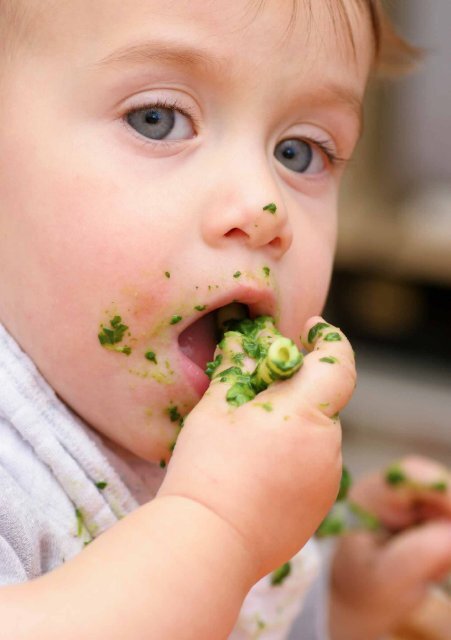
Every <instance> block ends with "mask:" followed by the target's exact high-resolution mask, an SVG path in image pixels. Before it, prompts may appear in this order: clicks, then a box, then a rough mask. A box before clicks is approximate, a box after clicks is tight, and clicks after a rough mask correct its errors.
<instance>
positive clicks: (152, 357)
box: [144, 351, 158, 364]
mask: <svg viewBox="0 0 451 640" xmlns="http://www.w3.org/2000/svg"><path fill="white" fill-rule="evenodd" d="M144 355H145V357H146V358H147V360H150V362H154V363H155V364H158V362H157V356H156V355H155V352H154V351H147V353H145V354H144Z"/></svg>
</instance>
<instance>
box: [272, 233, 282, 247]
mask: <svg viewBox="0 0 451 640" xmlns="http://www.w3.org/2000/svg"><path fill="white" fill-rule="evenodd" d="M269 246H270V247H273V249H280V248H281V246H282V239H281V238H279V237H278V236H277V238H274V239H273V240H271V242H270V243H269Z"/></svg>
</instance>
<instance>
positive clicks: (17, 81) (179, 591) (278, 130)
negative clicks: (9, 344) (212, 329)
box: [0, 0, 372, 640]
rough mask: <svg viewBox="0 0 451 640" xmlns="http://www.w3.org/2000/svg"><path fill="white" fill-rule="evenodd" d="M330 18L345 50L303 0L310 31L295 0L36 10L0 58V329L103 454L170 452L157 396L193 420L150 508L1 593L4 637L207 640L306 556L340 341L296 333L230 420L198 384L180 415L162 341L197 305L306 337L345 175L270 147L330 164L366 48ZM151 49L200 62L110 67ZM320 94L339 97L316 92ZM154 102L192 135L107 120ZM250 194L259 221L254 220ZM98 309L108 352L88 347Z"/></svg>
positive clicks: (174, 346) (175, 365)
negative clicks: (231, 306)
mask: <svg viewBox="0 0 451 640" xmlns="http://www.w3.org/2000/svg"><path fill="white" fill-rule="evenodd" d="M347 5H349V7H348V8H349V13H350V17H351V25H352V28H353V31H354V34H355V45H356V51H357V55H356V57H354V56H353V53H352V50H351V47H350V44H349V38H348V35H347V34H345V32H344V31H343V29H344V27H343V28H342V26H341V23H340V22H338V23H337V22H335V23H334V22H333V21H332V20H331V17H330V14H329V12H328V11H327V10H326V8H325V6H324V4H323V3H321V4H320V3H312V7H313V9H312V10H313V17H312V20H313V22H312V24H314V25H315V28H312V29H310V28H309V26H308V24H307V20H308V16H309V15H310V14H309V12H308V10H307V9H306V8H305V7H304V5H303V4H302V3H301V4H300V5H299V11H298V16H297V20H296V21H294V22H292V23H291V26H290V27H289V24H290V16H291V9H292V3H291V2H286V3H284V4H283V5H282V6H281V3H280V2H278V1H277V2H276V1H275V0H269V1H268V2H266V3H264V6H263V7H262V8H261V10H260V11H259V12H258V14H257V15H256V14H255V13H254V11H251V9H250V6H249V4H248V3H243V2H242V1H241V0H232V1H231V2H228V3H226V5H224V3H222V2H219V0H212V1H211V2H207V3H206V2H204V0H190V1H189V2H187V1H184V0H174V2H170V3H164V4H162V3H161V2H156V1H154V0H131V1H130V2H127V3H123V2H119V1H118V0H90V1H89V2H87V0H70V2H59V3H52V6H51V10H49V11H48V12H46V11H45V10H42V11H41V12H40V13H39V16H38V19H37V22H36V25H35V31H34V33H33V38H28V39H27V40H26V42H23V43H22V45H20V43H19V44H18V46H17V48H15V49H14V51H12V54H11V56H10V57H8V59H7V64H5V63H4V64H3V66H2V68H1V78H0V79H1V88H2V100H1V103H0V116H1V117H0V319H1V321H2V322H3V323H4V324H5V326H6V327H7V328H8V330H9V331H10V332H11V333H12V335H13V336H14V337H15V338H16V340H17V341H18V342H19V344H20V345H21V346H22V348H23V349H24V350H25V351H26V352H27V353H28V354H29V355H30V356H31V357H32V359H33V360H34V362H35V363H36V365H37V366H38V368H39V369H40V371H41V372H42V373H43V374H44V376H45V377H46V378H47V380H48V381H49V382H50V384H51V385H52V387H53V388H54V389H55V390H56V392H57V393H58V394H59V396H60V397H61V398H62V399H63V400H64V401H65V402H66V403H67V404H68V405H69V406H70V407H71V408H72V409H73V410H74V411H76V413H78V414H79V415H80V416H81V417H82V418H84V419H85V420H86V421H87V422H88V424H90V425H91V426H92V427H93V428H94V429H96V430H97V432H98V433H99V434H101V435H102V436H103V437H104V438H106V439H109V440H111V441H112V442H114V443H116V445H117V447H118V448H119V450H120V451H121V452H122V454H123V455H124V456H127V455H136V456H139V457H141V458H144V459H146V460H149V461H157V462H158V461H159V460H160V459H162V458H163V457H164V456H167V457H168V445H169V444H170V442H172V440H173V438H174V435H175V432H176V429H177V424H176V423H172V422H171V421H170V419H169V416H168V415H167V408H168V406H169V404H170V402H171V401H172V402H173V403H174V404H175V405H177V407H178V409H179V411H181V412H183V413H186V412H188V411H189V410H190V409H193V407H194V409H193V410H192V411H191V413H190V414H189V416H188V418H187V420H186V421H185V427H184V428H183V430H182V432H181V435H180V437H179V439H178V441H177V446H176V448H175V452H174V455H173V457H172V459H171V461H170V464H169V465H168V471H167V475H166V477H165V480H164V481H163V484H162V486H161V489H160V491H159V493H158V495H157V497H156V499H155V500H153V501H152V502H150V503H149V504H146V505H144V506H142V507H140V508H139V509H137V510H136V511H135V512H134V513H133V514H130V515H129V516H127V517H126V518H124V519H123V520H122V521H121V522H120V523H118V524H117V525H116V526H114V527H112V528H111V529H110V530H109V531H108V532H107V533H105V534H103V535H102V536H100V537H99V538H98V539H96V540H94V541H93V542H92V543H91V544H90V545H89V546H88V547H86V549H85V550H84V551H83V552H82V553H80V554H79V555H78V556H76V557H75V558H74V559H72V560H70V561H69V562H67V563H65V564H64V565H63V566H61V567H60V568H59V569H57V570H55V571H53V572H51V573H49V574H47V575H46V576H43V577H42V578H39V579H38V580H36V581H32V582H30V583H26V584H23V585H15V586H12V587H7V588H5V589H2V592H1V598H0V618H1V620H2V633H4V635H5V637H8V638H13V639H14V640H28V638H33V640H36V639H38V640H40V639H41V638H42V639H44V638H45V640H53V638H55V639H56V638H60V637H64V638H66V639H67V640H71V639H72V638H79V637H80V636H82V635H86V637H90V638H92V639H93V640H97V639H99V640H103V639H104V638H108V639H109V640H115V639H116V638H118V639H119V638H123V637H124V635H127V637H133V638H136V639H139V638H146V640H147V639H148V638H160V637H166V638H174V637H177V638H180V640H185V639H188V638H193V639H194V638H205V637H208V638H211V640H216V639H217V640H222V639H223V638H225V637H227V635H228V634H229V633H230V630H231V628H232V627H233V624H234V621H235V619H236V616H237V615H238V612H239V609H240V606H241V603H242V600H243V598H244V596H245V595H246V593H247V592H248V590H249V589H250V587H251V586H252V585H253V584H254V583H255V582H256V580H258V579H259V578H260V577H261V576H263V575H264V574H266V573H269V572H270V571H272V570H274V569H276V568H277V567H278V566H280V565H281V564H283V563H284V562H286V560H287V558H289V557H291V556H292V555H293V554H294V553H295V552H296V551H297V550H299V549H300V548H301V547H302V546H303V545H304V544H305V542H306V541H307V539H308V538H309V537H310V536H311V535H312V534H313V532H314V530H315V529H316V527H317V526H318V524H319V522H320V521H321V519H322V518H323V517H324V515H325V513H326V512H327V510H328V509H329V508H330V506H331V504H332V502H333V501H334V499H335V496H336V493H337V488H338V484H339V479H340V473H341V455H340V427H339V421H338V420H337V419H331V418H332V417H333V416H335V414H336V413H337V412H338V411H340V410H341V409H342V408H343V406H344V405H345V404H346V402H347V401H348V399H349V397H350V395H351V393H352V390H353V388H354V384H355V370H354V358H353V353H352V350H351V347H350V345H349V343H348V342H347V340H346V339H345V337H344V336H343V334H342V333H341V332H340V331H339V329H337V328H335V327H331V331H334V332H337V333H339V335H340V337H341V340H339V341H334V342H326V341H325V340H324V339H323V337H322V336H317V338H316V339H315V340H313V341H312V342H309V343H307V341H306V340H305V342H304V344H305V347H306V348H307V349H308V350H309V351H311V353H310V354H309V355H308V356H307V357H306V358H305V361H304V365H303V367H302V370H301V371H300V372H299V373H298V374H297V375H296V376H294V377H293V378H292V379H290V380H288V381H284V382H283V383H275V384H274V385H272V386H271V388H270V389H268V390H266V391H265V392H263V393H262V394H260V396H259V401H261V402H262V403H267V404H268V405H270V406H271V407H272V411H271V412H270V413H268V412H267V411H257V410H256V408H255V407H254V406H252V403H248V404H247V405H244V406H242V407H239V408H237V409H234V408H231V407H230V406H229V405H228V404H227V403H226V401H225V394H226V390H227V389H226V386H224V385H221V383H220V382H219V381H218V382H216V383H213V384H212V386H211V388H210V390H209V392H208V393H207V394H205V396H204V397H203V399H202V401H200V402H199V398H200V392H199V389H198V388H197V387H196V385H195V384H194V383H193V380H192V376H191V377H190V375H189V372H187V368H186V366H185V365H183V359H182V358H181V355H180V352H179V349H178V343H177V337H178V335H179V333H180V332H181V331H182V330H183V329H184V328H185V327H186V326H188V325H189V323H190V322H192V321H193V320H194V319H197V318H198V317H199V312H198V311H195V310H194V308H193V307H194V306H195V305H196V304H200V305H203V304H206V305H207V306H208V308H209V309H212V308H214V307H215V306H221V305H223V304H225V303H228V302H231V301H232V300H233V299H236V300H238V301H241V302H244V303H247V304H249V305H250V307H251V311H252V312H253V313H254V314H259V313H260V314H270V315H275V316H276V317H278V319H279V329H280V331H281V332H282V333H283V334H284V335H287V336H289V337H290V338H292V339H293V340H296V341H297V342H298V344H299V335H300V333H301V331H302V335H303V336H304V338H306V336H307V334H308V331H309V330H310V329H311V327H312V326H313V325H314V324H315V323H316V322H318V321H321V318H317V317H313V318H311V319H310V320H309V321H308V322H307V323H306V322H305V321H306V320H307V318H309V317H310V316H312V315H314V314H316V313H318V311H319V310H320V308H321V306H322V304H323V302H324V298H325V295H326V290H327V286H328V282H329V277H330V270H331V263H332V256H333V249H334V243H335V233H336V205H337V194H338V187H339V182H340V178H341V174H342V171H343V165H342V164H340V165H332V164H330V163H329V162H327V161H326V160H325V158H324V155H321V153H320V152H319V151H318V150H317V151H315V152H314V158H315V161H314V163H313V166H314V168H315V171H313V172H310V173H306V174H298V173H296V172H293V171H291V170H288V169H287V168H286V167H284V166H283V165H281V164H280V162H279V161H277V160H276V159H275V157H274V149H275V147H276V145H277V143H278V142H280V141H281V140H283V139H285V138H287V137H289V138H292V137H298V138H305V137H315V139H317V138H319V139H320V140H324V139H327V140H328V142H329V144H330V146H333V147H335V149H336V152H337V155H338V156H340V157H348V156H349V155H350V154H351V152H352V150H353V147H354V145H355V142H356V140H357V138H358V134H359V120H358V117H357V116H358V104H359V102H360V100H361V98H362V96H363V93H364V88H365V84H366V80H367V75H368V71H369V68H370V64H371V58H372V47H371V36H370V28H369V21H368V17H367V16H366V14H365V13H363V12H361V10H359V9H357V5H355V4H354V2H351V0H349V2H347ZM41 8H42V9H45V5H44V6H43V5H41ZM336 20H338V18H336ZM337 24H338V29H337ZM337 34H338V35H337ZM161 38H165V39H171V41H177V42H179V43H182V44H183V45H184V46H189V47H192V46H195V47H197V48H200V49H201V50H202V52H203V54H204V55H205V56H207V57H208V59H209V61H208V62H207V63H204V64H203V65H202V66H200V67H199V66H193V64H192V63H193V59H192V58H191V60H190V61H189V64H188V63H187V60H184V61H183V62H181V61H180V59H176V58H174V56H171V58H170V61H168V60H166V61H165V62H163V61H162V59H161V56H159V57H155V55H154V56H153V58H152V60H149V58H148V57H147V59H146V61H145V63H144V61H143V56H140V57H139V61H137V59H136V55H135V60H134V62H133V63H131V62H130V61H129V62H127V63H126V64H125V63H124V61H122V62H119V61H118V60H117V59H116V61H115V62H114V64H113V63H112V62H111V56H112V55H113V54H114V55H116V58H117V53H116V54H115V53H114V52H117V51H118V50H122V49H123V48H124V47H128V46H129V45H130V44H136V43H137V42H141V41H142V40H143V39H146V40H149V39H151V40H152V42H154V43H155V42H156V41H157V40H160V39H161ZM159 51H160V52H161V48H160V49H159ZM243 51H246V55H245V56H243V55H242V52H243ZM135 54H136V51H135ZM154 54H155V49H154ZM213 57H214V58H215V59H216V58H219V59H220V60H222V63H221V66H218V64H219V63H218V62H217V61H215V62H212V61H211V60H212V58H213ZM107 58H110V64H108V65H107V64H106V63H105V60H106V59H107ZM101 61H103V63H102V62H101ZM332 80H333V82H334V84H335V87H338V88H339V92H340V95H339V96H337V93H336V92H335V93H334V94H331V93H330V91H329V90H327V91H326V86H327V85H328V84H329V83H330V82H331V81H332ZM350 92H351V93H352V94H353V96H354V98H353V100H352V101H351V102H350V101H349V99H348V98H349V94H350ZM173 97H175V98H176V100H177V103H178V104H179V105H180V106H182V107H185V108H187V109H191V110H192V111H193V112H194V114H195V116H196V120H198V121H199V124H198V125H197V126H196V127H194V129H193V131H195V135H194V134H193V135H190V136H188V137H186V139H183V140H179V141H172V142H169V143H164V144H163V143H148V142H146V139H144V138H143V137H142V136H141V135H139V134H137V133H136V132H135V131H134V130H133V129H132V128H131V127H130V126H128V125H127V124H126V123H125V122H124V115H125V113H126V112H127V110H130V109H132V108H133V107H135V108H136V107H137V106H142V103H143V102H146V103H149V102H152V100H153V101H155V99H156V98H160V99H166V100H170V99H172V98H173ZM188 130H189V129H188ZM315 149H317V147H316V143H315ZM24 185H26V188H24ZM270 202H274V203H276V204H277V211H276V213H275V214H272V213H268V212H267V211H264V210H263V206H265V205H266V204H267V203H270ZM263 266H268V267H269V268H270V277H269V278H268V277H266V276H265V274H264V273H263ZM237 270H239V271H241V274H242V275H241V276H240V278H238V279H234V278H233V274H234V273H235V272H236V271H237ZM166 272H169V273H170V278H168V277H167V276H166V275H165V273H166ZM196 287H198V288H196ZM116 315H119V316H120V317H121V319H122V322H123V323H124V324H125V325H127V326H128V327H129V331H130V336H128V335H126V336H125V337H124V342H125V338H126V344H127V345H129V346H130V347H131V349H132V353H131V355H129V356H127V355H125V354H124V353H118V352H115V351H112V350H109V349H105V348H103V347H102V346H101V345H100V343H99V340H98V337H97V336H98V333H99V328H100V325H101V324H103V325H104V326H107V327H108V326H109V323H110V321H111V319H112V318H114V317H115V316H116ZM175 315H177V316H178V315H180V316H181V317H182V320H181V321H180V322H178V323H177V324H174V325H171V324H170V319H171V318H172V317H173V316H175ZM149 350H152V351H153V352H155V354H156V356H157V359H158V362H159V363H160V362H165V361H166V360H168V362H169V368H170V369H171V370H172V371H173V373H172V374H171V373H169V372H168V373H167V376H169V377H170V378H171V380H170V381H171V384H162V383H161V381H158V380H155V379H154V378H153V377H152V376H151V375H147V377H146V375H145V374H146V372H149V371H153V370H154V368H155V366H156V365H155V363H154V362H150V361H148V360H146V358H145V353H147V352H149ZM325 356H333V357H336V358H337V361H338V363H339V364H337V365H335V366H333V367H331V366H326V365H324V363H321V362H320V358H321V357H325ZM157 366H160V365H157ZM133 372H134V373H133ZM136 372H138V374H139V375H136ZM166 382H167V380H166ZM149 408H151V409H152V412H151V414H152V415H151V420H150V419H149V413H150V412H149ZM313 480H314V481H313ZM218 487H220V490H218ZM180 532H183V535H182V536H181V535H180ZM137 549H139V554H138V553H136V550H137ZM99 567H101V570H99ZM205 602H208V607H205ZM68 603H69V605H70V606H68ZM55 611H58V612H60V615H59V616H55V615H54V612H55ZM112 612H120V615H114V614H112ZM25 614H26V615H25Z"/></svg>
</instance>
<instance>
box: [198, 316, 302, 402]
mask: <svg viewBox="0 0 451 640" xmlns="http://www.w3.org/2000/svg"><path fill="white" fill-rule="evenodd" d="M217 324H218V328H219V330H220V331H223V332H224V335H223V338H222V340H221V341H220V343H219V345H218V349H219V350H220V353H219V354H217V355H216V357H215V359H214V360H213V362H209V363H208V364H207V368H206V373H207V375H208V376H209V377H210V378H214V377H216V376H218V377H219V380H220V382H226V383H228V384H229V385H230V388H229V389H228V391H227V394H226V400H227V402H228V403H229V404H230V405H232V406H235V407H239V406H241V405H242V404H245V403H246V402H249V401H250V400H253V398H255V396H256V395H257V394H258V393H260V392H261V391H263V390H264V389H266V388H267V387H268V386H269V385H270V384H272V383H273V382H274V381H275V380H283V379H286V378H291V376H292V375H294V374H295V373H296V371H298V369H299V368H300V367H301V365H302V361H303V356H302V354H301V352H300V351H299V349H298V348H297V346H296V345H295V344H294V342H293V341H292V340H290V339H289V338H285V337H284V336H282V335H281V334H280V332H279V331H278V330H277V329H276V327H275V325H274V320H273V318H271V317H270V316H259V317H257V318H254V319H251V318H248V317H246V315H245V313H244V310H243V308H242V306H241V305H230V306H229V307H226V308H224V309H223V310H222V313H219V314H218V317H217ZM221 352H222V353H221ZM224 354H227V355H228V357H229V358H230V359H231V360H232V362H233V363H234V365H235V366H232V367H229V368H228V369H226V370H225V371H224V370H223V371H220V372H219V373H218V372H217V369H218V367H219V366H220V364H222V361H223V355H224ZM246 357H247V359H248V362H249V361H252V360H253V361H254V363H253V370H252V371H248V370H246V369H245V368H244V366H243V364H244V361H245V359H246Z"/></svg>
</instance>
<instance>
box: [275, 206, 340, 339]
mask: <svg viewBox="0 0 451 640" xmlns="http://www.w3.org/2000/svg"><path fill="white" fill-rule="evenodd" d="M335 242H336V226H335V217H330V218H329V224H327V225H326V224H324V225H323V226H322V227H316V228H313V225H311V226H310V232H306V231H304V233H302V235H300V236H297V237H295V240H294V242H293V245H292V247H291V248H290V251H289V254H287V255H286V256H285V257H286V261H285V264H284V266H283V273H282V277H281V282H282V283H283V284H282V287H281V296H280V299H281V314H280V315H281V320H280V329H281V331H282V333H285V334H286V335H289V336H290V337H291V338H292V339H294V340H297V341H298V340H299V337H300V332H301V330H302V328H303V325H304V323H305V321H306V320H307V319H308V318H309V317H311V316H313V315H318V314H321V312H322V309H323V306H324V303H325V301H326V297H327V293H328V289H329V283H330V277H331V272H332V266H333V258H334V251H335Z"/></svg>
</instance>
